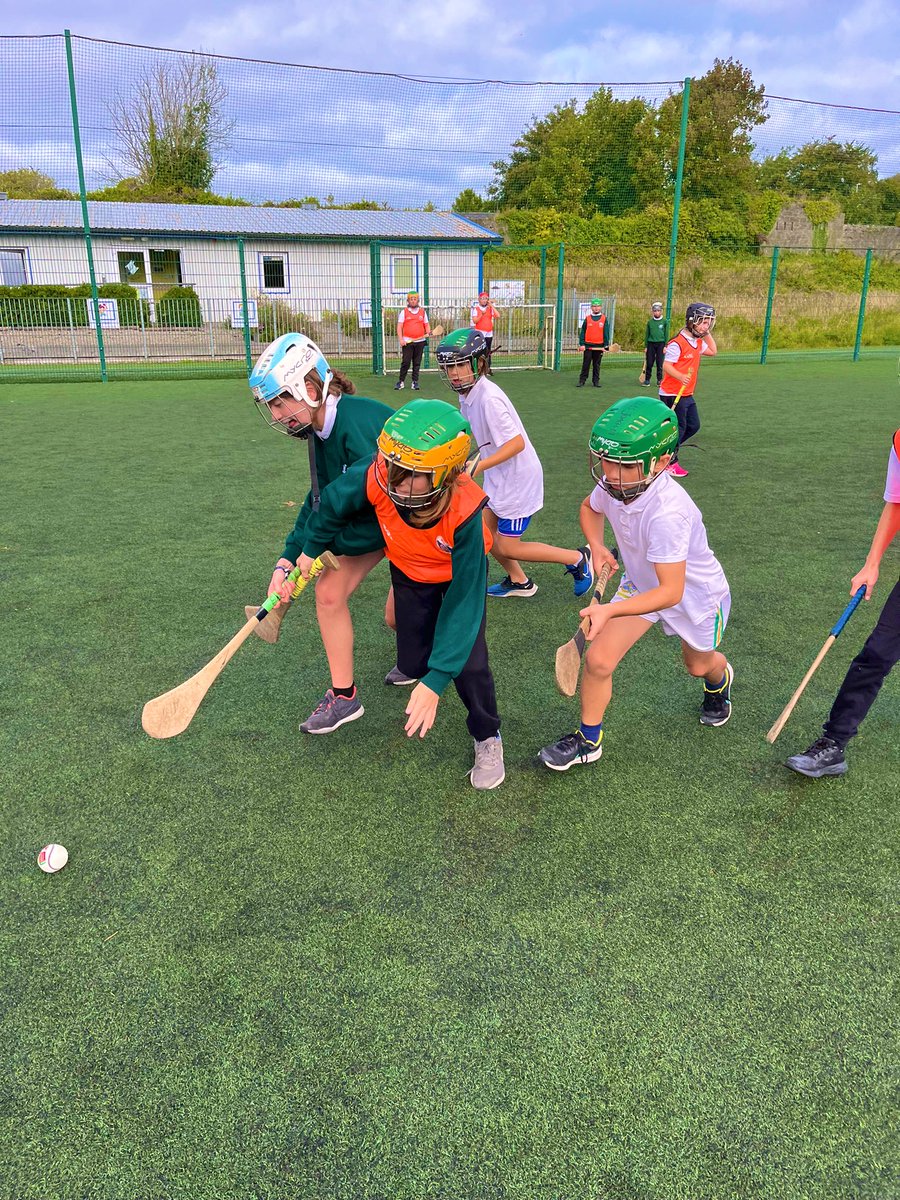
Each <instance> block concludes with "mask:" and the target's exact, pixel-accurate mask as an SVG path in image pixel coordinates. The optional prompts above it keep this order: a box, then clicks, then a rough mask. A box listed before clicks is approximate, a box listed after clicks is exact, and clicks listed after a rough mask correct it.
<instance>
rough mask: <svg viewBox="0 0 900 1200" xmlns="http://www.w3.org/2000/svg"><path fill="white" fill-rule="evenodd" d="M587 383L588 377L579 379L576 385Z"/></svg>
mask: <svg viewBox="0 0 900 1200" xmlns="http://www.w3.org/2000/svg"><path fill="white" fill-rule="evenodd" d="M586 383H587V380H586V379H579V380H578V382H577V383H576V384H575V386H576V387H584V385H585V384H586Z"/></svg>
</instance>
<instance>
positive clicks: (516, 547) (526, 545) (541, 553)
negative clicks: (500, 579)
mask: <svg viewBox="0 0 900 1200" xmlns="http://www.w3.org/2000/svg"><path fill="white" fill-rule="evenodd" d="M498 551H499V554H507V555H511V554H515V555H516V556H517V558H518V559H520V560H521V561H523V562H554V563H561V564H562V566H564V567H574V566H575V565H576V564H577V563H580V562H581V551H580V550H564V549H563V548H562V546H548V545H546V544H545V543H544V542H523V541H522V540H521V538H511V537H507V536H506V535H505V534H503V533H498V534H496V535H495V537H494V555H495V556H497V555H498ZM497 561H498V562H499V561H500V560H499V557H498V558H497ZM520 570H521V568H520ZM510 578H512V576H510Z"/></svg>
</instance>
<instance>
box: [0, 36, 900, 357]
mask: <svg viewBox="0 0 900 1200" xmlns="http://www.w3.org/2000/svg"><path fill="white" fill-rule="evenodd" d="M0 104H2V109H3V114H4V115H3V133H2V135H0V136H2V142H0V150H2V164H3V166H7V165H8V166H9V170H8V171H6V172H5V173H4V172H2V171H0V176H2V178H3V180H4V181H6V182H5V183H3V184H0V188H2V187H3V186H6V187H7V188H8V189H9V190H10V191H11V195H12V196H13V199H11V200H10V201H8V202H6V203H5V204H4V202H3V201H2V200H0V358H2V363H3V366H4V373H3V376H2V377H3V378H12V377H14V376H13V375H12V374H11V370H12V369H16V370H20V371H21V372H22V374H21V377H23V378H25V377H33V369H35V368H37V367H38V366H46V365H50V364H52V363H54V362H56V363H66V364H70V365H71V366H72V367H73V368H74V366H76V365H77V366H78V367H79V369H80V368H82V367H83V366H84V365H85V364H94V363H97V364H99V366H100V369H101V372H102V373H104V374H105V372H106V367H107V364H106V363H105V361H104V360H105V358H106V356H107V354H108V358H109V363H108V365H109V366H110V368H112V369H113V370H115V368H116V367H117V366H128V367H129V368H140V367H141V366H142V365H143V366H146V364H148V363H150V364H152V363H155V364H158V365H160V366H161V365H163V364H169V366H170V367H171V366H173V365H174V364H179V363H180V364H182V367H183V369H185V370H200V369H207V368H209V367H210V365H211V364H219V363H222V364H228V363H231V364H233V367H232V368H231V369H233V370H235V371H237V370H243V369H245V368H246V363H247V360H248V358H250V357H251V356H252V354H253V353H254V352H255V351H256V350H257V348H258V346H259V345H260V344H261V343H262V344H264V343H265V341H267V340H269V339H270V338H271V337H274V336H277V335H278V333H280V332H285V331H286V330H287V329H288V328H290V327H291V326H294V327H301V328H303V329H304V330H306V331H307V332H311V333H312V334H313V335H314V336H316V337H317V338H319V339H321V341H322V343H323V345H324V346H325V347H327V349H328V352H329V353H333V354H336V355H337V356H339V357H343V356H347V357H349V358H350V359H352V360H353V361H355V362H369V363H371V366H372V368H373V369H374V370H378V371H380V370H385V369H392V366H393V357H394V349H395V347H394V340H395V339H394V337H393V334H392V333H391V330H390V320H388V319H387V316H386V314H389V313H391V312H392V311H394V308H395V306H396V305H398V304H402V302H403V296H404V294H405V292H406V290H407V289H408V288H411V287H414V288H416V289H418V290H420V291H421V292H422V294H423V299H424V302H425V303H426V304H427V305H428V306H429V308H430V310H432V311H433V312H435V313H439V314H440V319H441V321H442V323H444V324H447V323H448V321H449V322H450V323H453V322H454V321H455V320H457V319H458V320H459V321H460V322H462V323H466V312H467V309H468V308H469V307H470V305H471V303H472V302H473V300H474V298H475V296H476V295H477V293H478V291H479V290H480V289H481V288H483V287H484V288H488V289H490V291H491V294H492V297H493V299H494V300H495V301H496V302H497V303H498V304H499V306H500V307H501V309H502V310H503V315H502V318H501V319H500V322H499V324H500V326H503V324H504V322H505V327H506V337H505V340H506V345H507V348H508V354H509V355H510V359H509V361H510V363H512V362H516V363H519V364H520V365H525V364H528V365H543V366H554V367H558V366H559V365H561V364H562V363H564V362H565V361H566V356H567V355H569V354H572V353H577V335H578V328H579V323H580V316H581V314H582V312H583V308H584V305H585V304H586V302H587V301H588V300H589V299H590V298H591V296H593V295H595V294H599V295H600V296H602V297H603V299H604V303H605V305H606V311H607V316H608V321H609V327H610V329H611V331H612V337H613V339H614V340H615V342H616V343H617V344H619V345H620V346H621V348H622V352H623V353H625V354H629V353H634V354H639V353H640V351H641V339H642V337H643V331H644V328H645V325H646V318H647V311H648V306H649V302H650V300H651V299H654V298H659V299H663V300H664V302H665V304H666V309H667V316H669V317H670V318H671V322H672V324H673V325H674V324H675V323H676V322H677V321H678V319H679V315H680V313H682V312H683V309H684V306H685V305H686V303H687V302H688V301H690V300H694V299H698V298H699V299H705V300H707V301H709V302H711V303H713V304H715V305H716V307H717V308H719V309H720V311H721V313H722V319H720V322H719V325H718V326H717V336H718V340H719V345H720V347H721V348H722V349H723V350H724V351H726V352H727V351H729V350H731V351H733V352H739V353H756V352H760V353H761V354H762V356H763V357H764V356H765V353H764V351H765V348H769V349H772V350H775V351H777V350H786V349H792V350H793V349H798V350H799V349H811V348H819V349H825V348H829V347H842V348H846V349H848V350H853V351H854V352H855V353H858V352H859V351H860V348H866V347H877V346H889V345H891V344H896V343H897V342H900V329H898V328H897V317H896V316H895V315H894V314H895V313H896V312H897V310H898V308H900V306H898V304H897V295H898V291H900V275H898V273H900V268H898V267H894V266H892V262H900V229H898V228H897V227H896V226H895V224H894V221H895V220H896V221H898V222H900V187H897V186H894V184H895V182H896V181H892V178H891V176H892V175H897V178H898V180H900V113H896V112H890V111H875V110H863V109H858V108H849V107H845V106H840V105H827V104H818V103H813V102H810V101H798V100H790V99H787V98H784V97H777V96H775V97H773V96H767V95H766V94H765V91H764V88H763V87H762V86H760V85H758V84H757V83H756V82H755V81H753V80H752V79H751V78H750V76H749V72H747V71H746V70H745V69H744V68H742V67H741V66H740V64H739V63H734V62H732V60H728V61H727V62H720V61H718V60H717V62H716V64H715V66H714V67H713V68H712V69H711V70H710V71H709V72H708V73H707V75H705V76H703V77H702V78H700V79H696V80H692V81H689V85H683V84H682V83H681V82H677V81H676V82H672V81H669V82H666V81H662V82H655V83H606V84H603V83H512V82H502V81H496V80H494V81H487V80H475V81H462V80H448V79H419V78H414V77H411V76H404V75H397V74H386V73H378V72H353V71H346V70H336V69H328V68H320V67H309V66H302V65H291V64H283V63H274V62H259V61H254V60H243V59H235V58H228V57H223V56H217V55H210V54H204V53H193V52H181V51H176V50H167V49H158V48H152V47H141V46H130V45H122V44H119V43H113V42H107V41H100V40H96V39H89V38H82V37H77V36H76V37H68V38H67V37H63V36H49V37H0ZM685 109H686V115H687V121H686V124H684V125H683V124H682V117H683V115H684V114H685ZM76 146H80V150H81V161H82V164H83V175H84V189H83V190H82V188H81V187H80V182H79V169H78V155H77V153H76ZM17 172H18V173H19V174H17ZM42 175H43V178H42V177H41V176H42ZM679 183H680V188H679ZM16 188H20V191H16V190H15V189H16ZM19 194H22V195H27V196H33V197H36V199H35V202H34V203H35V206H36V207H34V208H33V209H31V210H30V211H28V212H26V211H25V209H23V207H22V204H23V203H24V202H23V201H19V200H16V199H15V197H16V196H17V195H19ZM66 196H71V197H73V201H72V202H70V206H69V207H68V208H66V206H65V200H64V198H65V197H66ZM40 197H44V198H46V201H47V203H45V204H44V207H43V208H40V207H39V206H40V205H41V204H42V203H44V202H43V201H42V200H41V199H40ZM89 197H93V198H92V199H90V204H91V205H92V210H91V211H92V212H93V213H94V216H92V218H91V221H92V224H93V226H94V228H93V230H92V235H91V236H90V237H89V236H88V230H87V229H86V228H85V226H84V224H83V221H82V217H81V212H82V209H81V207H80V205H78V203H77V200H78V199H81V200H82V201H87V199H88V198H89ZM185 201H187V202H190V203H191V204H193V205H195V206H200V207H199V208H198V207H194V208H192V209H191V216H190V220H188V208H187V207H186V206H185V203H184V202H185ZM248 204H250V205H251V206H252V207H250V208H247V207H246V206H247V205H248ZM54 205H57V207H55V208H54V207H53V206H54ZM223 205H229V207H227V208H223V207H222V206H223ZM266 205H268V206H272V207H263V208H260V207H259V206H266ZM342 205H343V206H344V208H343V209H341V206H342ZM451 205H453V206H455V207H456V209H458V210H460V211H465V212H467V213H469V214H472V215H473V219H474V221H475V224H474V225H473V224H472V222H471V221H463V220H458V219H456V218H454V220H455V221H456V224H455V225H451V224H450V223H448V221H447V219H446V218H445V217H442V218H441V219H440V220H439V219H438V214H439V212H445V211H446V210H447V209H449V208H450V207H451ZM354 206H356V207H354ZM113 208H115V209H116V212H117V214H118V215H117V216H116V218H115V219H114V220H113V219H112V218H109V219H108V218H107V214H108V213H109V212H111V211H112V209H113ZM376 209H377V211H374V210H376ZM64 210H65V211H64ZM411 210H416V213H417V215H416V216H415V221H416V222H417V223H416V224H415V225H414V227H413V226H411V225H410V224H409V221H410V220H411V219H412V215H413V214H412V211H411ZM429 211H434V217H433V218H431V217H429V216H428V212H429ZM291 212H294V213H295V214H298V213H299V214H300V215H301V216H302V217H303V219H302V220H301V219H300V216H298V218H297V221H296V222H295V223H294V224H293V225H291V224H290V223H288V224H285V223H284V221H282V222H281V223H278V224H276V225H272V232H270V233H269V234H264V233H263V232H262V230H263V229H264V228H267V227H266V226H265V222H262V223H261V222H260V219H259V217H258V214H260V213H268V214H281V215H282V217H284V214H286V213H287V214H290V213H291ZM198 213H200V214H201V215H200V217H199V218H198V216H197V214H198ZM241 213H246V214H247V215H246V218H242V217H241V215H240V214H241ZM123 214H125V215H123ZM226 214H227V215H228V220H225V219H224V216H225V215H226ZM311 214H312V215H311ZM475 214H477V215H475ZM313 216H315V221H314V220H313ZM198 222H199V223H198ZM404 222H405V224H404ZM441 222H443V224H442V223H441ZM501 237H502V238H503V239H505V242H506V243H527V244H528V245H529V246H530V247H531V248H530V249H522V248H521V247H520V248H518V249H516V248H514V247H511V246H510V245H508V244H507V245H504V246H503V247H502V248H499V249H498V243H499V241H500V240H501ZM561 244H564V245H565V251H564V252H563V253H561V252H560V245H561ZM867 251H874V260H871V255H870V261H869V265H868V266H867V265H866V252H867ZM778 253H780V254H781V258H780V262H779V263H776V266H777V270H776V271H775V272H772V271H771V266H772V258H773V255H774V256H775V257H776V258H777V255H778ZM869 268H871V270H870V269H869ZM60 289H62V290H60ZM529 306H533V307H534V311H535V312H539V313H540V314H541V316H540V319H539V320H538V322H537V324H534V322H532V321H531V317H530V316H529V315H528V312H527V310H528V309H529ZM866 309H868V312H867V315H866V317H865V322H863V314H864V313H865V312H866ZM98 313H99V315H100V319H99V322H98V320H97V314H98ZM373 314H374V315H373ZM379 314H380V316H379ZM533 324H534V328H532V325H533ZM104 338H105V344H104ZM498 361H499V365H502V356H501V355H499V354H498ZM28 368H30V369H32V375H30V376H29V375H28V373H27V369H28Z"/></svg>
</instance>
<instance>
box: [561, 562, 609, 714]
mask: <svg viewBox="0 0 900 1200" xmlns="http://www.w3.org/2000/svg"><path fill="white" fill-rule="evenodd" d="M611 553H612V554H613V555H615V557H616V558H618V552H617V551H616V550H615V549H613V550H612V551H611ZM611 574H612V567H611V566H610V565H609V563H604V564H603V566H602V567H601V568H600V574H599V575H598V576H597V588H596V591H595V592H594V596H593V599H592V600H591V604H592V605H593V604H599V603H600V601H601V600H602V599H603V593H604V592H605V591H606V585H607V583H608V582H609V577H610V575H611ZM590 627H591V619H590V617H584V618H583V619H582V621H581V624H580V625H579V626H578V629H577V630H576V631H575V636H574V637H573V638H570V639H569V641H567V642H566V644H565V645H564V646H560V648H559V649H558V650H557V652H556V671H555V675H556V686H557V687H558V688H559V690H560V691H561V692H562V694H563V695H564V696H574V695H575V693H576V691H577V690H578V675H579V673H580V671H581V660H582V658H583V656H584V648H585V646H586V644H587V634H588V630H589V629H590Z"/></svg>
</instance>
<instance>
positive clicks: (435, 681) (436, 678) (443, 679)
mask: <svg viewBox="0 0 900 1200" xmlns="http://www.w3.org/2000/svg"><path fill="white" fill-rule="evenodd" d="M452 679H453V676H452V675H448V674H447V672H446V671H429V672H428V673H427V674H425V675H423V676H422V683H424V684H425V686H426V687H427V688H431V690H432V691H433V692H436V693H437V695H438V696H442V695H443V694H444V689H445V688H446V686H447V684H448V683H450V682H451V680H452Z"/></svg>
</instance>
